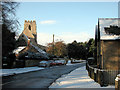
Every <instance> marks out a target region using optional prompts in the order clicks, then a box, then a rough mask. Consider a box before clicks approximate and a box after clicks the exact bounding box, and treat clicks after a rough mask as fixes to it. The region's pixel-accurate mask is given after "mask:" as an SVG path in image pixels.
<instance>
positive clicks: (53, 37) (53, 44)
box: [53, 34, 54, 55]
mask: <svg viewBox="0 0 120 90" xmlns="http://www.w3.org/2000/svg"><path fill="white" fill-rule="evenodd" d="M53 55H54V34H53Z"/></svg>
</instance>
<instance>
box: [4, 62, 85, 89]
mask: <svg viewBox="0 0 120 90" xmlns="http://www.w3.org/2000/svg"><path fill="white" fill-rule="evenodd" d="M82 66H85V63H80V64H76V65H63V66H57V67H56V66H54V67H48V68H46V69H43V70H39V71H34V72H29V73H25V74H19V75H15V76H11V77H7V78H3V85H2V88H3V89H4V88H48V87H49V86H50V85H51V84H52V83H53V82H54V81H55V80H56V79H58V78H59V77H60V76H61V75H64V74H67V73H70V72H71V71H73V70H74V69H76V68H79V67H82Z"/></svg>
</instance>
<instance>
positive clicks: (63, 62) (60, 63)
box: [55, 60, 65, 65]
mask: <svg viewBox="0 0 120 90" xmlns="http://www.w3.org/2000/svg"><path fill="white" fill-rule="evenodd" d="M55 63H56V65H65V60H56V61H55Z"/></svg>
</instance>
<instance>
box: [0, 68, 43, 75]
mask: <svg viewBox="0 0 120 90" xmlns="http://www.w3.org/2000/svg"><path fill="white" fill-rule="evenodd" d="M41 69H44V68H41V67H25V68H15V69H0V76H9V75H14V74H20V73H26V72H31V71H37V70H41Z"/></svg>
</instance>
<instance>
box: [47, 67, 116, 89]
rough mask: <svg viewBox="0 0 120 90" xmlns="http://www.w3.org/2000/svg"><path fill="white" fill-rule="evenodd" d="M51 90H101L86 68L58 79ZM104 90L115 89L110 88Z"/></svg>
mask: <svg viewBox="0 0 120 90" xmlns="http://www.w3.org/2000/svg"><path fill="white" fill-rule="evenodd" d="M49 88H101V87H100V85H99V84H98V83H96V82H94V80H92V79H91V78H90V77H89V76H88V73H87V71H86V68H85V66H84V67H80V68H78V69H76V70H74V71H72V72H71V73H69V74H68V75H63V76H62V77H61V78H59V79H57V80H56V82H54V83H53V84H52V85H51V86H50V87H49ZM102 88H115V86H108V87H102Z"/></svg>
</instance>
